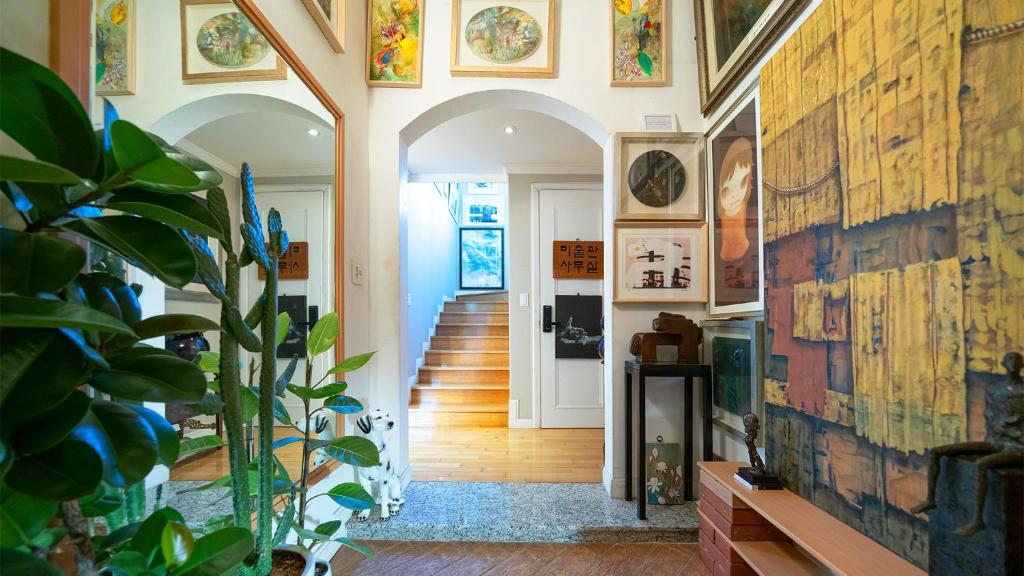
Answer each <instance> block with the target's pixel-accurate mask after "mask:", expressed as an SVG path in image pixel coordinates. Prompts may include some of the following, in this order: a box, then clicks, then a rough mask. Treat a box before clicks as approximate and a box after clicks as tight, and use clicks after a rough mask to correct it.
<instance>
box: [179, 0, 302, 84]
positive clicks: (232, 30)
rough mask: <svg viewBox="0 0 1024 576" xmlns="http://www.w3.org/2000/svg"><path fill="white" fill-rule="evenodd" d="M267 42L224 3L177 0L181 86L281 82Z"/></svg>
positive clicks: (281, 71)
mask: <svg viewBox="0 0 1024 576" xmlns="http://www.w3.org/2000/svg"><path fill="white" fill-rule="evenodd" d="M287 77H288V68H287V66H285V63H284V60H283V59H282V58H281V57H280V56H278V55H277V53H276V52H274V49H273V48H272V47H271V46H270V42H268V41H267V39H266V38H265V37H264V36H263V34H262V33H260V31H259V30H258V29H257V28H256V26H255V25H253V23H252V22H250V21H249V19H248V18H247V17H246V16H245V14H243V13H242V12H240V11H239V10H238V8H237V7H236V6H235V4H234V3H233V2H225V1H224V0H181V79H182V81H184V83H185V84H213V83H217V82H253V81H257V80H285V79H287Z"/></svg>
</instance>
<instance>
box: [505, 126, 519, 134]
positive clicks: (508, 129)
mask: <svg viewBox="0 0 1024 576" xmlns="http://www.w3.org/2000/svg"><path fill="white" fill-rule="evenodd" d="M515 131H516V127H515V126H505V134H514V133H515Z"/></svg>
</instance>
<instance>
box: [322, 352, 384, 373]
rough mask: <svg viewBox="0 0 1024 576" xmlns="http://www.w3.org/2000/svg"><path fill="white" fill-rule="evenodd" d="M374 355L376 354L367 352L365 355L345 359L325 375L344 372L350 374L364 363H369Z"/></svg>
mask: <svg viewBox="0 0 1024 576" xmlns="http://www.w3.org/2000/svg"><path fill="white" fill-rule="evenodd" d="M374 354H376V352H367V353H365V354H359V355H356V356H351V357H349V358H345V359H344V360H342V361H341V362H340V363H338V364H337V365H336V366H335V367H334V368H331V369H330V370H328V371H327V373H328V374H343V373H345V372H352V371H355V370H358V369H360V368H362V367H363V366H365V365H366V363H367V362H369V361H370V359H371V358H373V355H374Z"/></svg>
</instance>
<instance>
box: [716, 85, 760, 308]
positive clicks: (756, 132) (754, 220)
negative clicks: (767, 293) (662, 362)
mask: <svg viewBox="0 0 1024 576" xmlns="http://www.w3.org/2000/svg"><path fill="white" fill-rule="evenodd" d="M760 126H761V122H760V112H759V100H758V89H757V85H756V84H755V85H754V86H753V87H752V88H750V89H749V90H748V92H747V93H746V94H745V95H744V96H743V97H742V98H740V100H739V102H738V103H737V104H736V105H735V106H734V107H733V108H731V109H730V110H729V111H728V112H727V113H726V114H725V115H724V116H723V118H722V120H721V121H720V122H719V123H718V124H717V125H716V126H715V127H713V128H712V129H711V131H710V132H709V133H708V138H707V143H708V149H707V174H708V185H707V196H708V197H707V206H708V212H709V220H710V226H709V237H708V246H709V251H710V260H711V266H710V276H711V282H710V289H711V294H710V297H709V298H708V313H709V314H710V315H712V316H723V315H728V316H733V315H736V314H745V313H751V312H760V311H762V310H764V286H763V280H762V279H763V276H764V273H763V271H764V264H763V252H764V249H763V246H762V232H761V219H760V215H761V130H760Z"/></svg>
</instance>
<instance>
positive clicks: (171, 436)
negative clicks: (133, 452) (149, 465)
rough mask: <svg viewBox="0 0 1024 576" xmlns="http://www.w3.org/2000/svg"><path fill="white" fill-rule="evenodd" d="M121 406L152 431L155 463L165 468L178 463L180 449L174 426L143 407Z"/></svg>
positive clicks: (134, 405) (133, 405)
mask: <svg viewBox="0 0 1024 576" xmlns="http://www.w3.org/2000/svg"><path fill="white" fill-rule="evenodd" d="M122 406H125V407H127V408H128V409H129V410H133V411H134V412H135V413H136V414H138V415H139V416H141V417H142V419H143V420H145V421H146V423H147V424H149V427H150V428H152V429H153V433H154V434H155V435H156V443H157V463H158V464H163V465H165V466H167V467H171V466H174V463H175V462H177V461H178V453H179V451H180V449H181V444H180V441H179V440H178V431H177V430H175V429H174V426H172V425H171V423H170V422H168V421H167V420H166V419H165V418H164V417H163V416H161V415H160V414H157V413H156V412H154V411H152V410H150V409H149V408H146V407H145V406H138V405H136V404H122Z"/></svg>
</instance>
